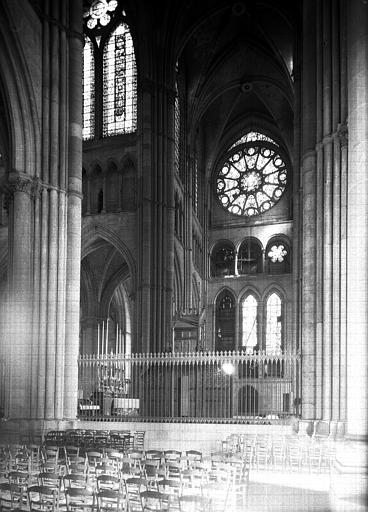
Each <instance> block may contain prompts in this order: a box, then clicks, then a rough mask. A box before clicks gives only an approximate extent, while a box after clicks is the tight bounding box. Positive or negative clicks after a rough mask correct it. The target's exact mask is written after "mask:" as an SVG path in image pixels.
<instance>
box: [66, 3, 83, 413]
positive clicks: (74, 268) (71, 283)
mask: <svg viewBox="0 0 368 512" xmlns="http://www.w3.org/2000/svg"><path fill="white" fill-rule="evenodd" d="M69 8H70V27H71V32H70V33H69V95H70V98H69V125H68V127H69V130H68V133H69V139H68V148H69V151H68V155H69V158H68V175H67V180H68V181H67V190H68V201H67V246H66V251H67V260H66V314H65V320H66V322H65V372H64V418H68V419H72V418H75V416H76V413H77V398H78V364H77V358H78V351H79V300H80V265H81V235H82V233H81V219H82V193H81V192H82V95H81V93H80V91H81V90H82V68H83V66H82V55H83V37H82V2H81V0H71V1H70V4H69Z"/></svg>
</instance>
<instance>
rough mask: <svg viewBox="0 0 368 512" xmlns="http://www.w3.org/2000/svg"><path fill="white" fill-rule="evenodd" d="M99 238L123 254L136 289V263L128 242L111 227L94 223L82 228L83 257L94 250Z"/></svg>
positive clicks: (133, 286)
mask: <svg viewBox="0 0 368 512" xmlns="http://www.w3.org/2000/svg"><path fill="white" fill-rule="evenodd" d="M98 239H102V240H104V241H106V242H109V243H110V244H111V245H113V246H114V247H115V248H116V249H117V250H118V251H119V252H120V254H121V255H122V256H123V258H124V259H125V261H126V263H127V265H128V267H129V274H130V276H131V279H132V289H133V290H135V289H136V274H137V272H136V265H135V262H134V259H133V257H132V254H131V252H130V250H129V248H128V247H127V246H126V244H125V243H124V242H123V241H122V240H121V238H120V237H119V235H118V234H117V233H116V232H115V231H114V230H113V229H111V228H109V227H107V226H103V225H101V224H94V225H91V226H88V227H86V228H85V229H83V230H82V251H81V252H82V259H83V258H85V256H87V255H88V254H89V253H90V252H91V251H92V250H93V245H94V243H95V242H96V241H97V242H98Z"/></svg>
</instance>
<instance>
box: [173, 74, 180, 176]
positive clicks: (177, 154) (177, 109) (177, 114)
mask: <svg viewBox="0 0 368 512" xmlns="http://www.w3.org/2000/svg"><path fill="white" fill-rule="evenodd" d="M175 91H176V94H175V105H174V108H175V112H174V115H175V118H174V130H175V170H176V172H177V173H179V166H180V101H179V91H178V85H177V84H176V85H175Z"/></svg>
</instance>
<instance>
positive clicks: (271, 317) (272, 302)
mask: <svg viewBox="0 0 368 512" xmlns="http://www.w3.org/2000/svg"><path fill="white" fill-rule="evenodd" d="M281 306H282V304H281V299H280V297H279V296H278V294H277V293H272V294H271V295H270V296H269V297H268V299H267V304H266V352H267V353H268V354H269V353H279V352H280V351H281V342H282V332H281V329H282V322H281V314H282V313H281Z"/></svg>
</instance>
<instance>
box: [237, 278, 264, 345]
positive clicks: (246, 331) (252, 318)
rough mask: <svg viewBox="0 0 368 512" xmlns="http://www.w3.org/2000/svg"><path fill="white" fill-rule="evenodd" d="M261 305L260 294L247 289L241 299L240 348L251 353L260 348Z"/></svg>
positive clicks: (249, 288)
mask: <svg viewBox="0 0 368 512" xmlns="http://www.w3.org/2000/svg"><path fill="white" fill-rule="evenodd" d="M259 305H260V297H259V294H258V292H256V291H255V290H254V289H253V288H251V287H247V289H246V290H245V291H244V292H243V293H242V296H241V299H240V347H241V348H242V349H243V350H246V351H247V352H250V353H252V352H253V351H255V350H258V349H259V346H260V340H259V338H260V334H259Z"/></svg>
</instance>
